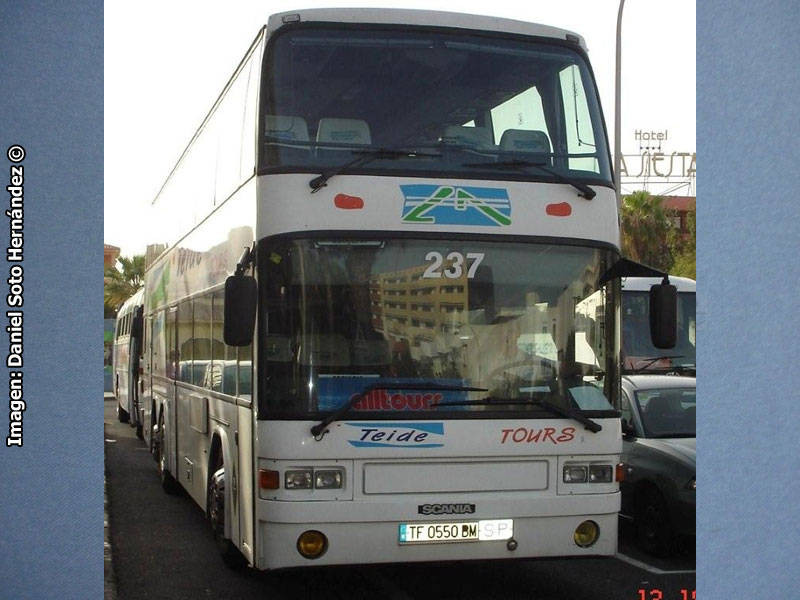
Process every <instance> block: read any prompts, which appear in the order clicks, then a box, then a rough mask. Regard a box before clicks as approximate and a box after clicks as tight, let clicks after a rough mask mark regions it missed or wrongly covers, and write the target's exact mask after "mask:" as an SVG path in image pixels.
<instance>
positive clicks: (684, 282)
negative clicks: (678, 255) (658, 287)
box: [622, 275, 696, 292]
mask: <svg viewBox="0 0 800 600" xmlns="http://www.w3.org/2000/svg"><path fill="white" fill-rule="evenodd" d="M661 281H662V278H661V277H626V278H623V280H622V290H623V291H626V290H627V291H629V292H646V291H648V290H649V289H650V287H651V286H653V285H655V284H657V283H661ZM669 282H670V283H671V284H672V285H674V286H675V287H676V288H678V291H679V292H694V291H695V286H696V282H695V280H694V279H689V278H688V277H676V276H674V275H670V276H669Z"/></svg>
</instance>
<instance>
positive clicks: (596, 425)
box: [435, 396, 603, 433]
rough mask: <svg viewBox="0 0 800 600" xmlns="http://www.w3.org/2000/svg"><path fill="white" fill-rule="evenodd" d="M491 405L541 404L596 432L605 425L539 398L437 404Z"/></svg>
mask: <svg viewBox="0 0 800 600" xmlns="http://www.w3.org/2000/svg"><path fill="white" fill-rule="evenodd" d="M476 404H477V405H480V404H485V405H491V404H508V405H514V404H535V405H536V406H540V407H541V408H543V409H545V410H546V411H548V412H551V413H553V414H555V415H558V416H560V417H566V418H567V419H573V420H575V421H578V423H581V424H582V425H584V426H585V427H586V429H588V430H589V431H592V432H594V433H597V432H598V431H601V430H602V429H603V426H602V425H600V424H599V423H596V422H595V421H592V420H591V419H590V418H589V417H586V416H584V415H583V414H581V413H579V412H577V411H574V410H570V409H568V408H563V407H561V406H558V405H557V404H553V403H552V402H548V401H547V400H540V399H539V398H496V397H494V396H489V397H487V398H481V399H479V400H456V401H453V402H438V403H437V404H435V406H467V405H476Z"/></svg>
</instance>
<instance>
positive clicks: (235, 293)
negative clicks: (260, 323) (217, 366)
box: [223, 275, 258, 346]
mask: <svg viewBox="0 0 800 600" xmlns="http://www.w3.org/2000/svg"><path fill="white" fill-rule="evenodd" d="M257 300H258V286H257V284H256V280H255V278H254V277H251V276H249V275H231V276H230V277H228V278H227V279H226V280H225V315H224V319H225V321H224V323H225V326H224V331H223V338H224V340H225V343H226V344H227V345H228V346H249V345H250V344H251V343H252V342H253V329H254V328H255V324H256V303H257Z"/></svg>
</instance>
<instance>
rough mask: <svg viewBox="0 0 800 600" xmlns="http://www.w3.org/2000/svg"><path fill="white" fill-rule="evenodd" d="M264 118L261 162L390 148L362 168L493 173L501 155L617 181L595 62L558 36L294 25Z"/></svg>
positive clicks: (305, 160)
mask: <svg viewBox="0 0 800 600" xmlns="http://www.w3.org/2000/svg"><path fill="white" fill-rule="evenodd" d="M260 130H261V131H260V136H261V137H260V144H259V149H260V153H259V172H261V173H269V172H287V171H298V170H299V171H306V172H319V171H324V170H328V169H331V168H335V167H337V166H341V165H346V164H347V163H349V162H352V161H354V159H358V157H359V156H361V155H363V154H364V152H365V150H378V149H382V150H385V151H386V153H385V154H384V155H381V156H379V157H377V158H374V159H372V158H371V159H370V160H369V161H358V160H356V164H355V165H354V166H353V167H352V168H351V169H350V171H356V170H357V171H360V172H369V173H380V174H395V173H414V174H426V175H440V176H453V175H457V176H461V177H470V178H485V179H490V178H496V177H497V176H498V171H497V169H496V168H493V167H492V165H494V167H497V163H498V162H501V163H503V162H506V163H512V164H516V163H517V162H518V163H519V167H518V168H509V169H507V170H504V171H503V175H502V176H503V178H504V179H518V180H536V181H563V180H564V179H565V178H567V179H568V180H572V181H575V180H582V181H584V182H587V181H588V182H591V183H596V184H605V185H611V173H610V168H609V154H608V146H607V143H606V137H605V130H604V126H603V121H602V118H601V114H600V107H599V102H598V98H597V93H596V90H595V87H594V81H593V78H592V74H591V72H590V70H589V67H588V66H587V63H586V61H585V60H584V57H583V56H582V51H580V49H579V48H578V47H577V46H576V45H574V44H568V43H566V42H558V41H557V40H549V41H548V40H540V39H538V38H533V39H531V38H527V39H526V38H520V37H514V36H511V37H500V36H498V37H497V39H487V38H486V34H483V35H481V36H478V35H474V34H473V35H470V34H467V33H458V32H454V31H453V30H443V29H435V28H426V29H416V30H415V29H408V28H403V29H396V28H390V27H387V28H385V29H381V30H378V31H375V30H374V29H371V30H368V31H367V30H363V29H359V28H349V27H346V26H336V27H334V26H325V27H321V26H315V27H310V26H298V27H295V28H287V31H286V32H285V33H280V34H278V35H277V36H276V38H275V40H274V41H273V42H272V43H271V45H270V46H269V48H268V50H267V57H266V60H265V61H264V89H263V91H262V115H261V128H260ZM397 151H400V153H401V154H399V155H398V154H397ZM392 152H394V154H392ZM402 153H406V156H405V157H404V156H403V155H402ZM525 163H528V164H527V165H526V164H525ZM482 164H485V165H486V168H481V166H482ZM537 165H542V166H544V167H545V169H541V168H536V167H537ZM559 178H560V179H559Z"/></svg>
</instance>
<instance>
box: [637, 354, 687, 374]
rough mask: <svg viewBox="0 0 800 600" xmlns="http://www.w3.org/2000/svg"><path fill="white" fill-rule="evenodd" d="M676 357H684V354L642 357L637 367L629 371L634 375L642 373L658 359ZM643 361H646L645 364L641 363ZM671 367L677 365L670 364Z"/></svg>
mask: <svg viewBox="0 0 800 600" xmlns="http://www.w3.org/2000/svg"><path fill="white" fill-rule="evenodd" d="M674 358H683V355H675V356H654V357H653V358H642V359H639V360H638V361H636V367H634V368H633V369H631V370H630V371H629V373H631V374H632V375H637V374H639V373H641V372H642V371H644V370H645V369H646V368H647V367H649V366H650V365H652V364H653V363H654V362H656V361H657V360H666V359H669V360H672V359H674ZM641 362H644V364H643V365H640V364H639V363H641ZM670 368H671V369H672V368H676V367H672V366H670Z"/></svg>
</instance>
